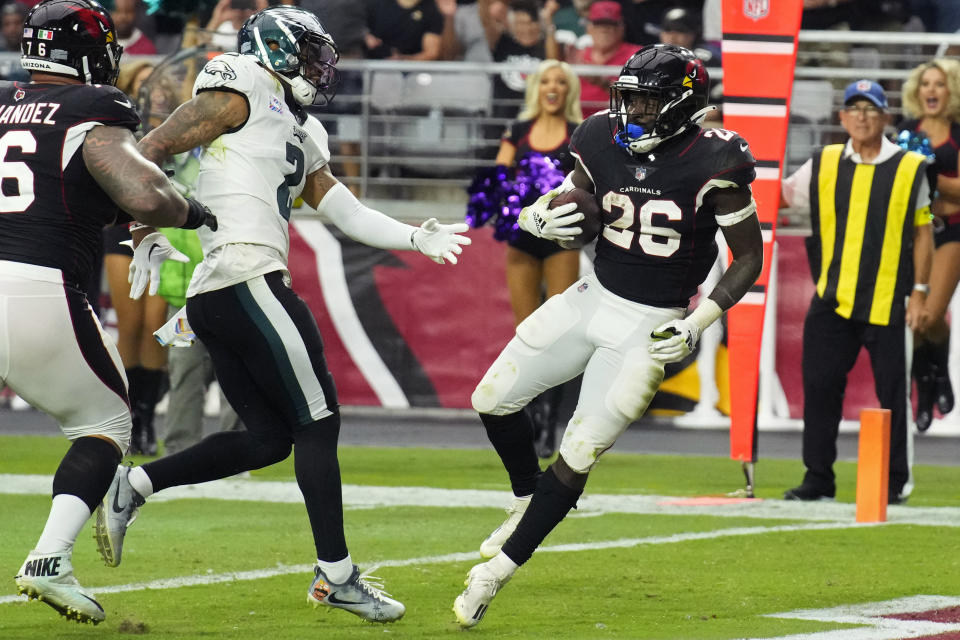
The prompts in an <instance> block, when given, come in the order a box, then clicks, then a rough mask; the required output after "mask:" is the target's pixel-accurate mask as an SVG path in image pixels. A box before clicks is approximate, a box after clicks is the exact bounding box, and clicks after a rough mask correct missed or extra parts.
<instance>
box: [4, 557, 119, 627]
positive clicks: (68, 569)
mask: <svg viewBox="0 0 960 640" xmlns="http://www.w3.org/2000/svg"><path fill="white" fill-rule="evenodd" d="M14 580H15V581H16V583H17V592H18V593H20V594H21V595H26V596H27V597H28V598H30V599H31V600H32V599H34V598H36V599H38V600H40V601H41V602H44V603H46V604H48V605H50V606H51V607H53V608H54V609H56V610H57V611H58V612H59V613H60V615H62V616H63V617H65V618H66V619H67V620H76V621H77V622H92V623H93V624H99V623H101V622H103V620H104V618H106V617H107V616H106V614H105V613H104V611H103V607H101V606H100V603H99V602H97V601H96V599H95V598H94V597H93V594H91V593H90V592H89V591H87V590H86V589H84V588H83V587H81V586H80V583H79V582H77V579H76V578H74V577H73V564H72V563H71V562H70V553H69V552H61V553H54V554H48V555H41V554H38V553H36V552H35V551H31V552H30V555H28V556H27V559H26V560H25V561H24V563H23V566H21V567H20V571H19V572H17V575H16V576H15V577H14Z"/></svg>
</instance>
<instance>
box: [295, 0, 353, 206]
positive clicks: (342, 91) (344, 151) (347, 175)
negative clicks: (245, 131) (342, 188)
mask: <svg viewBox="0 0 960 640" xmlns="http://www.w3.org/2000/svg"><path fill="white" fill-rule="evenodd" d="M300 8H301V9H306V10H307V11H311V12H313V13H314V14H315V15H316V16H317V17H318V18H319V19H320V23H321V24H323V26H324V28H325V29H326V30H327V33H329V34H330V35H331V36H332V37H333V41H334V42H336V43H337V48H338V49H339V50H340V59H341V60H351V59H352V60H357V59H360V58H363V54H364V37H365V36H366V34H367V31H368V28H367V8H366V4H365V2H363V0H302V1H301V2H300ZM339 71H340V82H338V83H337V99H336V100H334V101H333V102H331V103H330V104H329V105H326V106H323V107H320V108H311V109H310V112H311V114H312V115H314V116H315V117H317V118H319V119H320V121H321V122H323V126H324V127H325V128H326V129H327V133H328V134H330V136H331V137H332V138H335V140H333V141H331V145H335V146H334V148H335V149H336V150H337V152H338V155H340V156H341V157H342V160H341V161H340V171H339V172H338V174H339V175H341V176H343V182H344V184H346V185H347V188H348V189H350V191H351V192H353V195H355V196H358V197H359V196H360V138H361V132H360V117H359V115H358V114H359V113H360V112H361V111H362V104H361V100H362V99H363V74H362V72H361V71H357V70H351V69H340V70H339Z"/></svg>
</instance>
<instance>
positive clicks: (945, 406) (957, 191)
mask: <svg viewBox="0 0 960 640" xmlns="http://www.w3.org/2000/svg"><path fill="white" fill-rule="evenodd" d="M903 110H904V113H906V114H907V116H908V117H909V118H910V119H908V120H905V121H904V122H902V123H901V124H900V129H901V131H906V132H908V133H907V135H908V136H910V137H911V138H920V137H924V138H926V140H927V141H928V142H927V145H925V149H924V151H923V152H925V153H930V154H931V155H932V160H933V161H932V163H931V164H930V166H929V169H928V172H927V173H928V176H929V177H930V178H931V184H930V188H931V191H932V193H933V194H934V196H933V204H932V211H933V213H934V215H935V216H936V218H935V219H934V225H933V228H934V234H933V240H934V244H935V246H936V250H935V251H934V254H933V269H932V271H931V272H930V291H929V293H928V294H927V299H926V309H927V313H928V315H929V324H928V325H927V329H926V331H923V332H918V333H916V334H915V335H914V355H913V377H914V380H916V383H917V429H918V430H920V431H926V430H927V429H929V428H930V423H931V421H932V420H933V407H934V405H936V407H937V409H938V410H939V411H940V413H941V415H945V414H947V413H949V412H950V411H952V410H953V405H954V397H953V386H952V384H951V382H950V373H949V367H948V362H947V361H948V356H949V351H950V326H949V325H948V324H947V321H946V313H947V305H949V304H950V299H951V298H952V297H953V292H954V290H955V289H956V288H957V282H958V281H960V177H958V174H960V154H958V149H960V63H958V62H957V61H956V60H953V59H937V60H933V61H931V62H926V63H923V64H921V65H919V66H917V67H916V68H915V69H913V71H912V72H911V73H910V76H909V77H908V78H907V81H906V83H905V84H904V85H903ZM913 150H914V151H917V150H918V149H913Z"/></svg>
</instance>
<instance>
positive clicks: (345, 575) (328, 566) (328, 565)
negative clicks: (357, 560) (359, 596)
mask: <svg viewBox="0 0 960 640" xmlns="http://www.w3.org/2000/svg"><path fill="white" fill-rule="evenodd" d="M317 564H318V565H320V569H321V570H322V571H323V575H325V576H327V579H328V580H330V582H332V583H334V584H343V583H344V582H346V581H347V580H349V579H350V575H351V574H352V573H353V560H351V559H350V554H349V553H348V554H347V557H346V558H344V559H343V560H337V561H336V562H324V561H323V560H320V559H319V558H318V559H317Z"/></svg>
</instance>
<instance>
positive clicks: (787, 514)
mask: <svg viewBox="0 0 960 640" xmlns="http://www.w3.org/2000/svg"><path fill="white" fill-rule="evenodd" d="M52 486H53V476H44V475H20V474H0V494H24V495H46V496H49V495H50V492H51V488H52ZM183 499H205V500H244V501H259V502H280V503H302V502H303V495H302V494H301V493H300V489H299V487H297V483H296V482H280V481H263V482H261V481H257V480H241V479H232V478H227V479H224V480H215V481H213V482H205V483H203V484H198V485H189V486H184V487H174V488H172V489H166V490H164V491H162V492H160V493H158V494H156V495H153V496H151V497H150V500H149V502H151V503H153V502H164V501H168V500H183ZM511 499H512V494H511V493H510V492H509V491H490V490H480V489H436V488H433V487H375V486H367V485H363V486H361V485H350V484H345V485H343V504H344V506H345V507H352V508H370V507H471V508H476V507H490V508H494V509H502V508H504V507H505V506H506V505H507V504H509V502H510V500H511ZM676 500H677V498H675V497H671V496H643V495H603V494H592V495H588V496H584V497H582V498H581V499H580V501H579V503H578V505H577V513H586V514H594V513H632V514H643V515H656V514H663V515H710V516H720V517H734V518H764V519H768V520H800V521H834V522H843V523H853V522H854V521H855V520H856V508H857V506H856V505H855V504H853V503H846V502H813V503H811V502H799V501H794V500H754V501H749V502H738V503H733V504H725V505H714V506H696V505H684V504H669V503H670V502H672V501H676ZM886 524H915V525H926V526H938V527H960V508H957V507H911V506H908V505H890V506H889V507H888V508H887V523H886ZM860 526H878V525H869V524H868V525H860ZM879 526H882V525H879Z"/></svg>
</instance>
